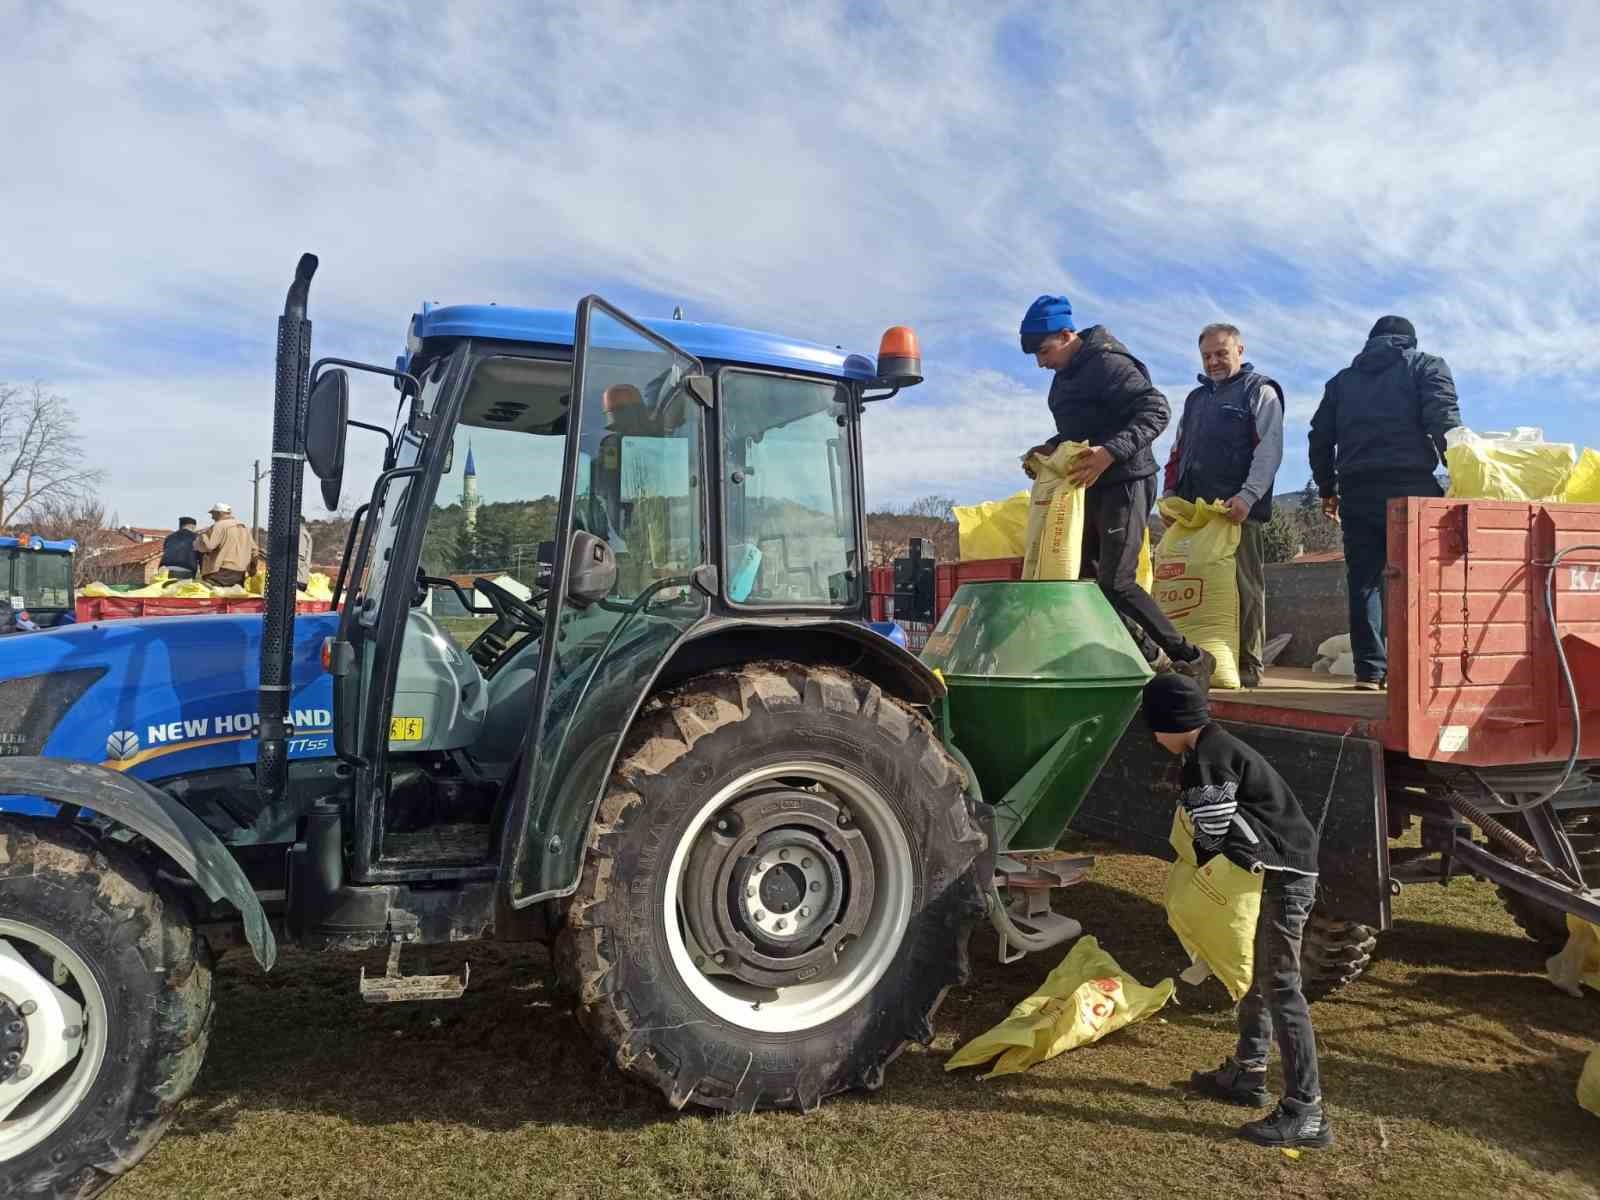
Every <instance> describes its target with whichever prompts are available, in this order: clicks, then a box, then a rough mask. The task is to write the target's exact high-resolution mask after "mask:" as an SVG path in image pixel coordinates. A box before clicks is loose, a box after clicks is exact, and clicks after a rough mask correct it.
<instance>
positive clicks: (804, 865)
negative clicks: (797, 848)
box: [800, 858, 811, 871]
mask: <svg viewBox="0 0 1600 1200" xmlns="http://www.w3.org/2000/svg"><path fill="white" fill-rule="evenodd" d="M800 869H801V870H803V871H809V870H810V869H811V860H810V859H809V858H802V859H801V860H800Z"/></svg>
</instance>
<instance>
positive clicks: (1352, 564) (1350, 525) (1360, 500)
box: [1339, 475, 1441, 682]
mask: <svg viewBox="0 0 1600 1200" xmlns="http://www.w3.org/2000/svg"><path fill="white" fill-rule="evenodd" d="M1440 494H1441V493H1440V491H1439V484H1438V482H1437V481H1436V480H1435V479H1434V478H1433V477H1432V476H1431V475H1429V476H1422V477H1419V478H1416V479H1410V480H1404V479H1402V480H1396V481H1393V482H1389V481H1384V482H1371V483H1369V482H1366V481H1362V482H1359V483H1357V482H1355V481H1351V482H1350V483H1349V484H1341V486H1340V489H1339V524H1340V526H1341V528H1342V529H1343V530H1344V570H1345V582H1346V585H1347V589H1348V591H1349V593H1350V650H1351V652H1352V653H1353V654H1354V655H1355V660H1356V678H1357V679H1365V680H1370V681H1372V682H1377V681H1378V680H1381V679H1383V678H1385V677H1386V676H1387V675H1388V674H1389V644H1388V637H1389V625H1388V608H1387V606H1388V599H1389V588H1388V580H1387V579H1386V578H1385V577H1384V573H1385V571H1386V570H1387V569H1388V566H1389V501H1390V500H1392V499H1394V498H1396V497H1398V496H1438V495H1440Z"/></svg>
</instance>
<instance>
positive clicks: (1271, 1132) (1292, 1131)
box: [1239, 1103, 1333, 1150]
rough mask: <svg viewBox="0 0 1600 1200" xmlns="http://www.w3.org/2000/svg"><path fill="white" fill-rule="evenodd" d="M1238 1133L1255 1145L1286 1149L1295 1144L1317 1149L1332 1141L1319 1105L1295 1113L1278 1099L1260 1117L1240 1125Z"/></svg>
mask: <svg viewBox="0 0 1600 1200" xmlns="http://www.w3.org/2000/svg"><path fill="white" fill-rule="evenodd" d="M1239 1136H1240V1137H1242V1138H1243V1139H1244V1140H1245V1141H1247V1142H1254V1143H1255V1144H1256V1145H1258V1146H1275V1147H1277V1148H1279V1149H1283V1150H1288V1149H1293V1148H1298V1147H1308V1148H1313V1149H1320V1148H1321V1147H1323V1146H1331V1145H1333V1126H1332V1125H1330V1124H1328V1117H1327V1114H1326V1113H1324V1112H1323V1111H1322V1105H1320V1104H1319V1105H1317V1106H1316V1107H1315V1108H1312V1109H1308V1110H1307V1111H1305V1112H1301V1113H1294V1112H1290V1111H1289V1110H1288V1109H1286V1108H1285V1107H1284V1106H1283V1105H1282V1104H1281V1103H1280V1104H1279V1105H1278V1107H1277V1108H1275V1109H1273V1110H1272V1112H1271V1113H1270V1114H1269V1115H1268V1116H1265V1117H1262V1118H1261V1119H1260V1120H1259V1121H1250V1122H1248V1123H1246V1124H1244V1125H1241V1126H1240V1127H1239Z"/></svg>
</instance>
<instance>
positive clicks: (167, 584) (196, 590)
mask: <svg viewBox="0 0 1600 1200" xmlns="http://www.w3.org/2000/svg"><path fill="white" fill-rule="evenodd" d="M266 584H267V573H266V572H265V571H257V572H256V573H255V574H254V575H251V576H248V577H247V578H246V579H245V581H244V583H243V584H242V585H240V584H234V585H233V586H232V587H221V588H218V587H212V586H211V585H210V584H208V583H206V582H205V581H203V580H200V579H173V578H172V577H171V576H170V575H169V574H168V573H167V571H166V569H165V568H163V569H162V570H160V571H158V572H157V573H156V577H155V578H154V579H153V580H151V581H150V582H149V583H148V584H146V585H145V586H144V587H142V588H135V589H132V590H129V591H119V590H117V589H116V588H113V587H111V586H109V585H108V584H104V583H101V582H100V581H99V580H96V581H95V582H94V583H90V584H86V585H84V586H83V587H81V588H79V589H78V595H80V596H85V597H89V598H91V599H92V598H94V597H105V596H121V597H123V598H125V599H130V600H154V599H161V598H166V599H169V600H208V599H232V600H242V599H244V598H246V597H248V596H261V595H265V594H266ZM295 598H296V599H297V600H322V601H328V600H332V599H333V581H332V580H331V579H329V578H328V577H327V576H326V575H324V574H322V573H321V572H320V571H317V572H313V573H312V575H311V577H310V578H309V579H308V580H306V587H305V590H304V591H299V592H296V593H295Z"/></svg>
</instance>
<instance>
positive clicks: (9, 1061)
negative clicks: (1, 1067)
mask: <svg viewBox="0 0 1600 1200" xmlns="http://www.w3.org/2000/svg"><path fill="white" fill-rule="evenodd" d="M21 1061H22V1054H21V1053H20V1052H19V1051H16V1050H13V1051H12V1052H11V1053H10V1054H8V1055H6V1066H8V1067H14V1066H16V1065H17V1064H18V1063H19V1062H21Z"/></svg>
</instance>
